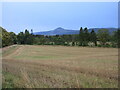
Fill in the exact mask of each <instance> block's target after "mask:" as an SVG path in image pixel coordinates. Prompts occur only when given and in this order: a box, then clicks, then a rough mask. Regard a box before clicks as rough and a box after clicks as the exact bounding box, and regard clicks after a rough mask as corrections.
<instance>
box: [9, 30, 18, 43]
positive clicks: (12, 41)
mask: <svg viewBox="0 0 120 90" xmlns="http://www.w3.org/2000/svg"><path fill="white" fill-rule="evenodd" d="M9 34H10V39H11V44H17V36H16V34H15V33H14V32H9Z"/></svg>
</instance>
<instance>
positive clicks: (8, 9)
mask: <svg viewBox="0 0 120 90" xmlns="http://www.w3.org/2000/svg"><path fill="white" fill-rule="evenodd" d="M2 27H4V28H5V29H7V30H8V31H13V32H15V33H18V32H20V31H24V30H25V29H28V30H30V29H33V31H34V32H39V31H48V30H53V29H55V28H57V27H63V28H65V29H74V30H79V28H80V27H88V28H101V27H103V28H107V27H118V3H117V2H34V3H33V2H4V3H2Z"/></svg>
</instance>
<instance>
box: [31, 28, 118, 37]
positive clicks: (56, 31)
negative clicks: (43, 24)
mask: <svg viewBox="0 0 120 90" xmlns="http://www.w3.org/2000/svg"><path fill="white" fill-rule="evenodd" d="M92 29H94V30H95V32H98V30H99V29H108V30H109V32H110V33H112V32H113V31H116V30H117V28H90V29H88V31H89V32H91V31H92ZM33 34H34V35H50V36H53V35H68V34H79V30H68V29H64V28H61V27H58V28H56V29H54V30H50V31H44V32H34V33H33Z"/></svg>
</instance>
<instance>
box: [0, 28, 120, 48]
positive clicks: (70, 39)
mask: <svg viewBox="0 0 120 90" xmlns="http://www.w3.org/2000/svg"><path fill="white" fill-rule="evenodd" d="M0 40H1V41H0V46H1V47H5V46H9V45H13V44H26V45H63V46H91V47H95V46H96V47H119V45H120V43H119V41H120V29H118V30H117V31H113V32H112V33H110V32H109V30H108V29H100V30H98V32H95V31H94V30H92V31H91V32H89V31H88V29H87V27H85V28H82V27H81V28H80V30H79V34H74V35H54V36H44V35H34V34H33V33H30V32H29V30H27V29H26V30H25V32H20V33H18V34H15V33H14V32H7V30H5V29H4V28H2V27H0Z"/></svg>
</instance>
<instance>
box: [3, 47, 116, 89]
mask: <svg viewBox="0 0 120 90" xmlns="http://www.w3.org/2000/svg"><path fill="white" fill-rule="evenodd" d="M2 64H3V66H2V68H3V77H2V79H3V80H2V82H3V88H15V87H25V88H117V87H118V49H116V48H90V47H66V46H37V45H13V46H9V47H5V48H3V59H2Z"/></svg>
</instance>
